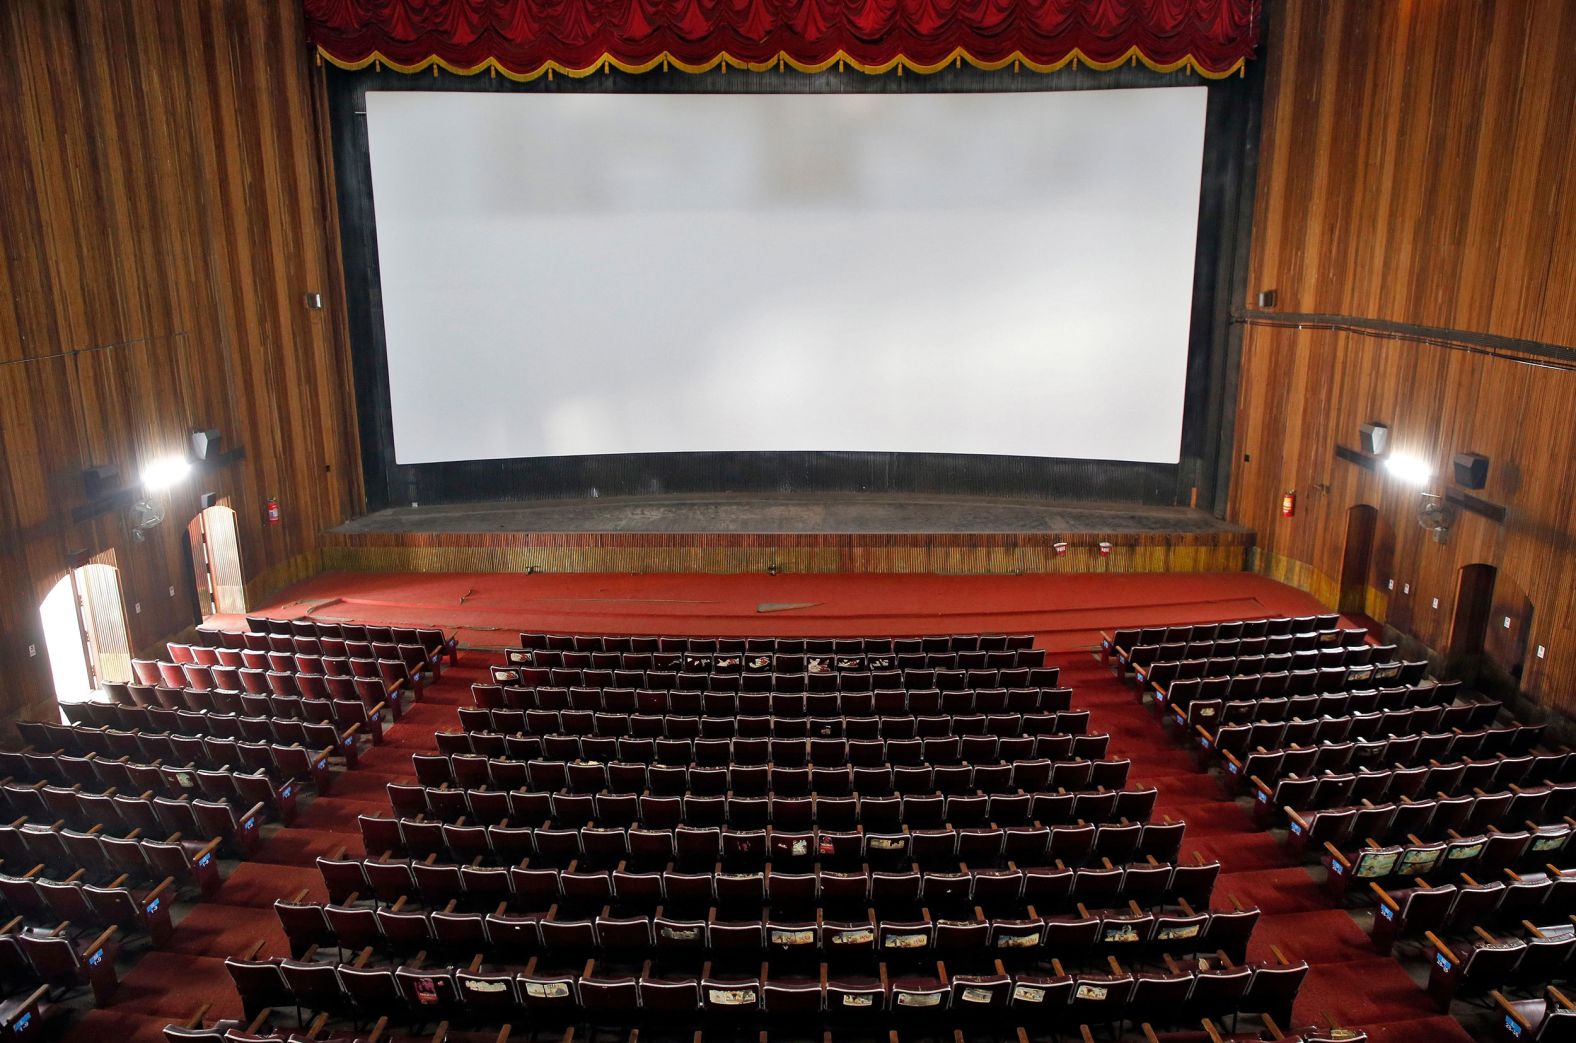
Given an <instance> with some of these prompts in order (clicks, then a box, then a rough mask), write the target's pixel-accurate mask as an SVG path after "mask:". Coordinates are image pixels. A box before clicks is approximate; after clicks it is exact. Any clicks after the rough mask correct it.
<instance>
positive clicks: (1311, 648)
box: [1119, 629, 1396, 684]
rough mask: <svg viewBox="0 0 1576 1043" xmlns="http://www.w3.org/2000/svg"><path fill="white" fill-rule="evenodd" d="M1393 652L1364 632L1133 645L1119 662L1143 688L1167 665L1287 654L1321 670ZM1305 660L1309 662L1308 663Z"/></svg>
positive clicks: (1382, 657) (1376, 660) (1377, 659)
mask: <svg viewBox="0 0 1576 1043" xmlns="http://www.w3.org/2000/svg"><path fill="white" fill-rule="evenodd" d="M1395 651H1396V646H1395V645H1371V644H1369V643H1368V632H1367V631H1366V630H1361V629H1358V630H1324V631H1320V632H1319V633H1316V634H1282V635H1279V636H1276V637H1244V638H1220V639H1216V640H1201V641H1170V642H1163V643H1160V644H1152V645H1137V646H1135V647H1134V648H1133V650H1132V652H1131V653H1129V654H1128V655H1127V656H1126V657H1125V658H1123V659H1120V660H1119V662H1120V663H1121V665H1123V666H1125V667H1126V668H1128V669H1130V670H1132V671H1133V673H1134V674H1135V675H1136V677H1137V679H1138V682H1139V683H1140V684H1143V683H1145V682H1146V681H1149V680H1158V678H1157V677H1156V675H1155V671H1156V670H1157V669H1158V668H1159V667H1160V666H1162V665H1165V664H1168V663H1177V662H1203V661H1204V660H1216V659H1233V658H1236V657H1239V656H1241V657H1254V656H1282V655H1289V654H1290V655H1295V656H1296V657H1297V659H1298V661H1300V662H1301V661H1311V662H1317V663H1318V665H1321V666H1362V665H1364V664H1366V663H1382V662H1385V661H1386V660H1388V659H1390V658H1392V657H1393V656H1394V654H1395ZM1307 657H1313V658H1312V659H1311V660H1310V659H1308V658H1307ZM1184 676H1185V675H1184Z"/></svg>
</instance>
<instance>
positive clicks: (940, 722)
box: [437, 707, 1089, 742]
mask: <svg viewBox="0 0 1576 1043" xmlns="http://www.w3.org/2000/svg"><path fill="white" fill-rule="evenodd" d="M526 712H527V713H531V714H535V715H536V716H535V717H534V718H532V719H530V720H529V722H528V723H525V724H524V726H523V727H511V726H512V725H515V724H519V723H520V722H521V721H523V720H524V715H521V714H516V713H515V712H514V711H494V710H471V709H469V708H467V707H461V708H460V710H459V714H460V723H461V725H462V727H463V734H469V735H475V736H478V737H481V736H487V737H490V738H496V737H498V736H500V735H502V736H507V737H510V738H515V739H519V738H523V737H525V736H529V735H548V736H551V735H566V734H567V735H574V736H585V737H609V736H611V737H618V736H639V737H644V738H651V739H656V738H675V739H739V740H740V741H746V740H756V739H758V740H760V741H763V742H764V741H766V740H767V739H773V740H783V741H791V740H797V741H801V742H802V741H804V740H806V739H811V737H812V736H813V737H814V739H811V741H815V740H819V739H836V740H839V741H842V740H853V741H859V740H877V739H915V738H920V739H930V738H939V737H943V736H948V735H968V736H974V737H980V736H995V737H997V738H1014V737H1017V736H1021V735H1025V734H1027V735H1031V736H1036V737H1039V736H1049V735H1056V734H1063V735H1078V736H1081V735H1084V734H1085V733H1086V732H1087V731H1088V727H1089V722H1088V717H1087V714H1088V711H1087V710H1079V711H1063V712H1062V713H1061V714H1054V713H1051V714H1020V713H994V714H950V715H948V714H932V715H927V716H923V717H912V716H894V717H771V716H767V717H733V716H709V715H708V716H703V717H683V716H678V715H672V714H670V715H657V714H646V713H640V714H611V713H601V712H597V713H594V714H592V715H591V717H590V719H589V721H588V720H587V718H586V717H584V716H581V715H583V714H586V713H589V711H585V710H563V711H558V710H529V711H526ZM558 714H569V715H571V716H569V717H562V716H550V715H558ZM495 715H496V716H495ZM670 719H671V720H674V721H676V722H678V723H675V724H672V725H668V724H665V723H661V722H665V721H667V720H670ZM494 724H498V725H503V727H493V725H494ZM437 734H439V735H447V736H452V735H454V734H455V733H453V732H439V733H437ZM440 741H441V740H440Z"/></svg>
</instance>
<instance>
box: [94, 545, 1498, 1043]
mask: <svg viewBox="0 0 1576 1043" xmlns="http://www.w3.org/2000/svg"><path fill="white" fill-rule="evenodd" d="M783 604H801V605H807V606H809V607H803V608H792V609H785V610H781V611H769V610H763V606H772V605H783ZM1319 608H1320V606H1319V605H1318V604H1317V603H1316V602H1315V601H1313V600H1312V599H1311V598H1309V597H1308V596H1306V595H1304V594H1301V593H1300V592H1298V591H1295V590H1292V589H1291V588H1289V587H1285V586H1283V585H1281V584H1278V583H1275V582H1273V581H1270V580H1267V579H1264V578H1262V577H1257V576H1246V575H1187V574H1166V575H1116V576H1107V575H1099V574H1096V575H1068V576H1018V577H977V576H960V577H943V576H852V575H815V576H777V577H768V576H764V575H736V576H697V575H679V576H652V575H628V576H625V575H608V576H603V575H579V576H564V575H535V576H525V575H518V574H514V575H441V574H439V575H360V574H357V575H330V576H322V577H319V578H317V579H314V580H312V581H310V582H308V583H305V584H301V585H299V586H297V587H295V588H292V589H291V590H289V591H287V592H285V594H283V595H282V596H281V597H280V599H279V600H278V602H277V604H276V605H274V606H271V607H270V608H268V609H265V610H264V611H265V612H266V613H268V614H272V615H299V614H307V613H310V614H312V615H314V616H318V617H321V618H330V619H332V618H345V619H357V620H365V621H369V622H389V623H410V624H428V625H437V626H442V627H445V628H447V629H458V630H459V632H460V636H461V641H462V643H463V644H465V645H469V646H483V647H494V648H495V647H501V646H504V645H509V644H514V643H515V642H516V635H515V632H516V631H519V630H532V629H535V630H555V629H556V630H576V629H578V630H585V631H588V632H598V631H601V632H612V633H616V632H627V633H674V634H686V633H689V634H716V633H724V634H739V635H747V634H792V635H805V636H822V635H831V636H835V635H859V634H915V633H945V632H955V633H966V632H975V631H990V632H1002V631H1009V632H1033V633H1035V634H1037V635H1038V636H1039V638H1040V644H1042V645H1043V646H1044V647H1046V648H1049V649H1052V650H1055V651H1058V652H1061V653H1063V654H1061V655H1058V656H1057V657H1056V658H1055V662H1057V663H1059V664H1060V665H1061V666H1062V667H1063V679H1064V681H1063V683H1065V684H1068V685H1070V686H1072V687H1073V688H1074V690H1075V695H1074V704H1075V705H1078V706H1085V707H1088V708H1090V709H1091V710H1092V711H1093V714H1094V716H1093V720H1092V727H1093V729H1094V730H1096V731H1109V732H1110V733H1111V734H1112V751H1113V753H1114V754H1116V755H1118V756H1126V757H1131V758H1132V760H1133V772H1132V778H1133V780H1134V781H1135V782H1137V783H1145V782H1149V783H1153V784H1155V785H1156V786H1157V787H1158V788H1159V790H1160V802H1159V806H1158V809H1157V812H1156V814H1157V816H1161V815H1169V816H1171V817H1173V818H1182V819H1185V820H1187V822H1188V833H1187V838H1186V840H1185V841H1184V844H1183V852H1184V855H1191V853H1192V852H1193V851H1195V850H1197V851H1200V852H1203V853H1204V854H1206V855H1208V856H1213V857H1218V858H1220V859H1221V861H1222V862H1223V863H1224V866H1225V872H1224V873H1223V874H1222V876H1221V880H1220V884H1219V886H1218V887H1217V889H1216V896H1217V898H1216V904H1217V905H1221V904H1224V903H1226V902H1227V901H1228V899H1227V896H1228V895H1234V896H1235V897H1237V898H1238V899H1239V900H1240V901H1241V902H1242V903H1243V904H1244V905H1252V904H1257V905H1259V906H1260V907H1261V908H1263V910H1264V912H1265V915H1264V918H1263V919H1262V920H1261V921H1260V925H1259V928H1258V931H1257V932H1256V933H1255V937H1254V943H1253V946H1252V949H1251V951H1250V956H1251V957H1253V958H1267V957H1269V946H1270V945H1271V944H1278V945H1280V946H1281V947H1282V948H1283V949H1284V950H1285V951H1286V952H1287V954H1288V955H1290V956H1297V957H1303V958H1306V959H1308V960H1309V962H1310V963H1312V964H1313V965H1314V967H1313V972H1312V973H1311V974H1310V976H1309V978H1308V981H1307V983H1306V985H1305V986H1304V988H1303V992H1302V996H1301V999H1300V1001H1299V1003H1298V1007H1297V1016H1298V1020H1299V1021H1309V1020H1312V1019H1314V1018H1316V1017H1320V1016H1321V1015H1322V1014H1325V1013H1327V1014H1328V1015H1330V1016H1333V1017H1334V1018H1335V1019H1337V1021H1339V1022H1341V1023H1343V1024H1347V1025H1358V1026H1363V1027H1366V1028H1368V1030H1369V1032H1370V1034H1371V1038H1373V1039H1374V1040H1376V1041H1381V1040H1382V1041H1385V1043H1423V1041H1450V1040H1470V1039H1471V1037H1470V1036H1469V1035H1467V1034H1466V1032H1465V1031H1463V1030H1462V1029H1461V1027H1460V1026H1459V1025H1458V1024H1457V1023H1456V1022H1455V1021H1454V1020H1452V1019H1450V1018H1440V1017H1438V1016H1437V1015H1436V1012H1435V1011H1434V1010H1433V1009H1432V1008H1431V1007H1430V1006H1429V1004H1428V1003H1427V1002H1426V999H1425V996H1424V994H1423V992H1422V990H1421V989H1419V988H1418V987H1417V986H1416V985H1415V984H1413V983H1412V981H1411V979H1410V978H1408V977H1407V975H1406V973H1405V971H1404V970H1403V969H1402V968H1401V965H1400V964H1398V963H1397V962H1395V961H1394V960H1391V959H1387V958H1375V957H1374V955H1373V953H1372V950H1370V949H1368V948H1367V946H1366V944H1365V942H1366V936H1365V935H1364V933H1363V932H1362V930H1360V929H1359V928H1358V927H1357V925H1356V924H1355V923H1354V922H1353V921H1352V919H1351V917H1350V916H1349V915H1348V914H1347V913H1345V912H1344V911H1341V910H1337V909H1332V908H1330V906H1329V904H1328V903H1327V902H1326V901H1325V900H1324V898H1323V896H1322V895H1321V894H1320V892H1319V891H1318V890H1317V888H1316V887H1315V884H1314V880H1313V877H1312V876H1310V875H1309V874H1308V872H1306V871H1305V870H1304V869H1302V868H1301V867H1298V866H1295V865H1293V863H1292V862H1291V860H1290V859H1288V858H1287V857H1286V856H1285V853H1284V851H1283V850H1282V848H1281V847H1280V845H1279V844H1278V843H1277V842H1276V841H1275V839H1274V838H1273V837H1272V836H1271V835H1269V834H1265V833H1253V832H1249V831H1248V830H1249V826H1250V821H1249V817H1248V815H1247V814H1246V813H1245V812H1244V811H1242V810H1241V809H1240V808H1238V807H1237V806H1236V805H1234V804H1232V803H1229V802H1226V801H1223V800H1222V799H1221V798H1220V796H1219V794H1218V792H1217V790H1216V785H1215V782H1214V780H1213V779H1211V778H1210V777H1209V776H1207V775H1204V774H1202V773H1200V772H1198V771H1197V770H1196V769H1195V768H1194V767H1193V764H1192V760H1191V757H1190V755H1189V754H1188V752H1187V751H1186V750H1184V749H1182V748H1181V747H1178V746H1175V745H1172V744H1171V743H1170V741H1169V740H1168V739H1167V738H1166V736H1165V734H1164V733H1163V732H1162V731H1161V729H1160V727H1159V726H1158V724H1157V723H1156V721H1155V719H1154V717H1153V716H1152V715H1151V714H1150V712H1149V711H1148V710H1147V709H1146V708H1144V707H1143V706H1141V705H1140V704H1139V703H1138V702H1137V700H1136V699H1135V698H1134V692H1133V689H1132V688H1131V687H1129V686H1127V685H1125V684H1123V683H1121V682H1119V681H1117V680H1116V679H1115V678H1114V677H1113V676H1112V675H1111V674H1110V673H1109V672H1107V671H1106V670H1105V669H1104V668H1103V667H1102V666H1101V665H1100V663H1099V660H1098V658H1097V657H1095V656H1093V655H1091V654H1089V653H1088V652H1087V651H1085V650H1086V649H1088V648H1089V647H1091V646H1093V645H1094V644H1096V642H1097V641H1098V633H1099V631H1100V630H1102V629H1109V628H1110V627H1112V626H1115V625H1130V624H1149V623H1170V622H1178V623H1185V622H1206V621H1210V620H1217V619H1229V618H1242V617H1245V616H1253V615H1256V614H1271V613H1294V614H1306V613H1309V612H1314V611H1318V610H1319ZM490 659H491V657H483V656H481V655H478V654H476V653H474V652H473V653H471V654H470V655H469V656H467V657H462V663H461V666H459V667H457V668H451V669H450V670H448V671H446V672H445V675H444V678H443V681H442V683H440V684H438V685H434V686H432V687H431V688H429V689H428V691H427V692H426V693H425V695H424V697H423V701H422V703H420V704H418V705H417V706H416V707H415V708H414V709H413V710H412V711H411V712H410V713H408V714H407V715H406V716H405V718H404V719H403V720H402V721H401V722H400V723H399V724H397V725H395V726H393V728H392V729H391V730H390V732H389V734H388V740H389V741H388V742H387V744H385V745H384V746H382V747H379V748H378V749H376V750H373V751H370V752H369V753H368V755H366V756H364V757H363V759H362V763H361V766H360V767H358V768H357V769H356V770H355V771H353V772H350V773H347V774H343V775H341V776H339V778H338V779H337V781H336V785H335V787H334V789H333V791H332V792H331V793H330V794H328V795H327V796H324V797H318V798H317V799H315V800H313V801H312V802H311V804H310V805H309V806H308V807H306V808H305V809H303V812H302V814H301V816H300V818H299V820H298V822H297V823H296V824H295V825H294V826H292V827H291V828H289V829H282V830H278V831H277V832H276V833H275V834H274V835H273V836H271V837H270V838H269V839H268V841H267V842H266V843H265V844H264V845H263V847H262V848H261V850H260V851H259V853H258V856H257V858H256V859H255V860H254V861H252V862H249V863H246V864H243V865H241V866H239V867H237V868H235V869H234V870H233V871H232V872H231V873H230V875H229V877H228V879H227V880H226V882H225V884H224V886H223V888H221V889H220V891H219V893H218V894H217V895H216V896H215V899H214V900H213V901H210V902H205V903H202V904H201V905H199V906H197V907H195V909H194V910H193V911H192V912H190V913H189V914H188V916H187V917H186V918H185V919H184V920H183V921H182V922H181V924H180V925H179V927H178V928H177V930H176V934H175V938H174V941H173V943H172V945H171V946H170V948H169V949H167V950H165V951H162V952H157V953H151V954H148V955H147V956H144V957H143V958H142V959H141V960H140V961H139V962H138V963H137V964H136V966H135V967H134V968H133V969H132V970H131V971H130V972H129V973H128V974H127V975H126V977H125V979H124V981H123V983H122V991H121V994H120V996H119V997H118V999H117V1002H116V1004H115V1006H113V1007H111V1008H109V1009H106V1010H99V1011H92V1012H89V1013H88V1014H86V1015H84V1016H82V1017H80V1018H78V1019H77V1020H76V1022H75V1023H74V1024H73V1026H72V1027H71V1030H70V1031H69V1032H68V1033H67V1038H68V1039H69V1040H70V1041H71V1043H90V1041H91V1043H101V1040H102V1039H103V1038H105V1037H106V1036H109V1037H112V1038H115V1039H117V1040H123V1041H126V1043H144V1041H148V1043H151V1041H153V1040H156V1039H158V1038H160V1035H159V1034H160V1030H161V1029H162V1027H163V1026H164V1025H165V1024H166V1023H168V1022H171V1021H175V1020H179V1019H183V1018H185V1017H187V1016H189V1015H190V1014H191V1013H192V1012H193V1011H194V1010H195V1009H196V1008H197V1007H199V1006H201V1005H202V1004H204V1003H212V1004H213V1009H212V1011H211V1012H210V1017H213V1016H226V1015H235V1014H238V1013H239V1005H238V1003H237V1001H236V997H235V993H234V990H233V989H232V988H231V985H230V981H229V978H228V975H227V974H226V973H225V971H224V965H223V958H224V957H225V956H227V955H231V954H233V953H235V952H237V951H238V950H240V949H243V948H249V947H250V944H251V943H252V942H253V941H254V940H256V939H259V938H260V939H264V940H265V943H266V945H265V950H264V951H265V952H267V953H269V954H273V955H283V954H284V953H285V947H284V939H283V937H282V935H281V934H280V932H279V930H278V926H277V920H276V918H275V916H274V913H273V909H272V908H271V903H272V901H273V899H274V898H276V897H281V896H286V895H289V894H293V893H294V892H295V891H297V890H299V889H300V888H302V887H308V888H311V889H312V892H313V894H314V896H320V894H321V882H320V880H319V879H318V877H317V872H316V870H315V868H314V866H313V860H314V859H315V858H316V857H317V856H319V855H326V854H328V853H330V852H331V851H333V850H334V849H335V848H337V847H339V846H340V845H345V846H347V847H348V848H349V849H350V850H351V851H352V852H353V853H356V854H360V853H361V852H360V847H361V845H360V840H359V837H358V835H357V833H356V815H357V814H359V813H361V812H362V811H365V810H368V809H374V808H375V809H377V810H386V809H387V800H386V796H385V794H384V791H383V786H384V784H385V783H387V782H389V781H393V780H409V779H411V778H412V772H411V765H410V753H411V752H412V751H413V750H429V749H432V748H433V747H434V742H433V739H432V733H433V732H435V731H438V730H444V729H448V728H453V727H455V726H456V721H455V717H454V713H453V708H454V707H455V706H457V705H462V704H468V703H469V698H470V696H469V686H470V684H471V682H472V681H474V680H477V679H478V678H480V677H482V676H483V675H484V673H485V666H486V663H487V662H488V661H489V660H490Z"/></svg>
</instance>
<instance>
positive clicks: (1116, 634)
mask: <svg viewBox="0 0 1576 1043" xmlns="http://www.w3.org/2000/svg"><path fill="white" fill-rule="evenodd" d="M1340 625H1341V617H1340V615H1339V614H1338V613H1335V612H1329V613H1325V614H1322V615H1316V616H1270V617H1257V618H1254V619H1234V620H1228V621H1225V622H1219V623H1175V624H1170V625H1167V626H1156V627H1118V628H1116V629H1114V630H1109V631H1105V632H1102V633H1101V635H1100V648H1101V650H1102V651H1103V652H1104V653H1105V654H1106V655H1114V656H1117V657H1119V658H1124V659H1125V658H1126V657H1127V656H1128V655H1130V654H1131V652H1132V650H1133V649H1134V648H1135V647H1137V646H1138V645H1159V644H1165V643H1167V642H1174V641H1183V642H1186V641H1214V640H1225V639H1230V638H1243V637H1277V636H1280V635H1283V634H1318V633H1323V632H1326V631H1330V630H1335V629H1336V628H1338V627H1339V626H1340Z"/></svg>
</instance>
